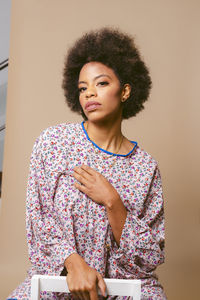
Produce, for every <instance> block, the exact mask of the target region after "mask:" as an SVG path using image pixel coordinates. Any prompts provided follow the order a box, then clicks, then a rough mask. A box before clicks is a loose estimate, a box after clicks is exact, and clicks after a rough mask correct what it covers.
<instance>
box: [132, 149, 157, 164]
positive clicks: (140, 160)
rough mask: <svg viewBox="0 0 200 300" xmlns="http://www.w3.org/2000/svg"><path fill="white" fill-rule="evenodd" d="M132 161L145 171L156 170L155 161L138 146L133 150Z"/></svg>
mask: <svg viewBox="0 0 200 300" xmlns="http://www.w3.org/2000/svg"><path fill="white" fill-rule="evenodd" d="M132 159H133V160H132V161H133V162H136V163H137V164H138V165H141V166H143V167H145V168H147V169H151V170H152V169H156V168H158V162H157V160H156V159H155V158H154V157H153V156H152V155H151V154H150V153H148V152H147V151H145V150H144V149H143V148H141V147H140V146H139V145H138V144H137V146H136V148H135V151H134V155H132Z"/></svg>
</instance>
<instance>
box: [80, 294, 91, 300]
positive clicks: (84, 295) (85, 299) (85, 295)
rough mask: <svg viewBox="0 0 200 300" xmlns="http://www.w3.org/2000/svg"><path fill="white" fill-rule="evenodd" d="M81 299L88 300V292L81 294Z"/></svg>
mask: <svg viewBox="0 0 200 300" xmlns="http://www.w3.org/2000/svg"><path fill="white" fill-rule="evenodd" d="M82 298H83V299H84V300H90V295H89V293H88V292H83V293H82Z"/></svg>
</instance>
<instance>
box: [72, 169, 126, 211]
mask: <svg viewBox="0 0 200 300" xmlns="http://www.w3.org/2000/svg"><path fill="white" fill-rule="evenodd" d="M73 176H74V177H75V178H76V179H77V180H78V181H79V182H80V183H81V184H79V183H77V182H76V183H75V184H74V186H75V187H76V188H78V189H79V191H81V192H83V193H85V194H86V195H87V196H88V197H90V198H91V199H92V200H93V201H94V202H96V203H98V204H102V205H104V206H109V205H111V204H112V203H113V202H114V201H115V200H116V199H117V200H119V198H120V197H119V194H118V193H117V191H116V189H115V188H114V187H113V186H112V184H111V183H110V182H109V181H108V180H107V179H106V178H105V177H104V176H103V175H102V174H100V173H99V172H97V171H95V170H94V169H92V168H91V167H89V166H86V165H82V166H81V167H75V168H74V173H73Z"/></svg>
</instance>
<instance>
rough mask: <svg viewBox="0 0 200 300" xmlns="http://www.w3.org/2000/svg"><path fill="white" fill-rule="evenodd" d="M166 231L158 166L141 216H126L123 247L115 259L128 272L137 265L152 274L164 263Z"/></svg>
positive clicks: (121, 241) (115, 251)
mask: <svg viewBox="0 0 200 300" xmlns="http://www.w3.org/2000/svg"><path fill="white" fill-rule="evenodd" d="M164 229H165V228H164V204H163V193H162V184H161V176H160V171H159V168H158V166H156V167H155V169H154V174H153V177H152V181H151V184H150V187H149V192H148V194H147V197H146V199H145V202H144V206H143V211H142V214H141V215H140V216H137V215H136V214H135V213H134V211H131V210H129V211H128V212H127V218H126V221H125V224H124V227H123V230H122V235H121V239H120V247H119V248H118V247H115V250H114V252H113V258H114V259H115V260H116V261H118V262H119V263H120V264H122V265H124V267H125V268H127V269H129V270H132V267H133V266H134V265H138V266H139V267H140V268H141V269H142V270H143V271H145V272H150V271H153V270H154V269H155V268H156V267H157V266H158V265H160V264H162V263H163V262H164Z"/></svg>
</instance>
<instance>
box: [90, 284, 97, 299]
mask: <svg viewBox="0 0 200 300" xmlns="http://www.w3.org/2000/svg"><path fill="white" fill-rule="evenodd" d="M90 300H98V294H97V288H96V286H95V287H94V289H92V290H91V291H90Z"/></svg>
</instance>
